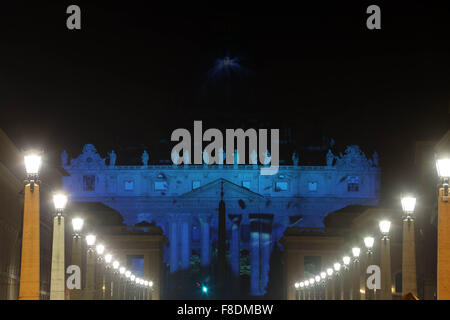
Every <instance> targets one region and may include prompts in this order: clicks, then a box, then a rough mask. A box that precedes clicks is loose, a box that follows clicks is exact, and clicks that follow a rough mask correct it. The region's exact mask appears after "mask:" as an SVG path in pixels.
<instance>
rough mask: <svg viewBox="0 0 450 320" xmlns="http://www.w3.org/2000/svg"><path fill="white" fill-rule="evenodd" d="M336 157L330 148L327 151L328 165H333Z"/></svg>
mask: <svg viewBox="0 0 450 320" xmlns="http://www.w3.org/2000/svg"><path fill="white" fill-rule="evenodd" d="M335 158H336V157H335V156H334V154H333V152H331V149H328V153H327V167H331V166H333V161H334V159H335Z"/></svg>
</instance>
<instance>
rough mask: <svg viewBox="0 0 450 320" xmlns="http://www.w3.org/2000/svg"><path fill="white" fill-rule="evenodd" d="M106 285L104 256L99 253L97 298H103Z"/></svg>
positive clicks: (96, 285) (96, 272)
mask: <svg viewBox="0 0 450 320" xmlns="http://www.w3.org/2000/svg"><path fill="white" fill-rule="evenodd" d="M104 285H105V282H104V269H103V256H101V255H99V256H98V258H97V265H96V266H95V300H102V299H103V286H104Z"/></svg>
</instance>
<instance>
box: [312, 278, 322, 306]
mask: <svg viewBox="0 0 450 320" xmlns="http://www.w3.org/2000/svg"><path fill="white" fill-rule="evenodd" d="M314 283H315V285H316V295H315V296H316V300H322V290H321V289H322V286H321V283H320V276H319V275H317V276H315V277H314Z"/></svg>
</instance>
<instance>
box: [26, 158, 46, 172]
mask: <svg viewBox="0 0 450 320" xmlns="http://www.w3.org/2000/svg"><path fill="white" fill-rule="evenodd" d="M24 160H25V170H26V171H27V173H28V174H30V175H35V174H38V173H39V168H40V167H41V162H42V158H41V156H39V155H37V154H29V155H27V156H25V157H24Z"/></svg>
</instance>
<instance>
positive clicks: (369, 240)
mask: <svg viewBox="0 0 450 320" xmlns="http://www.w3.org/2000/svg"><path fill="white" fill-rule="evenodd" d="M374 242H375V239H374V238H373V237H365V238H364V244H365V246H366V248H367V249H371V248H372V247H373V243H374Z"/></svg>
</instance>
